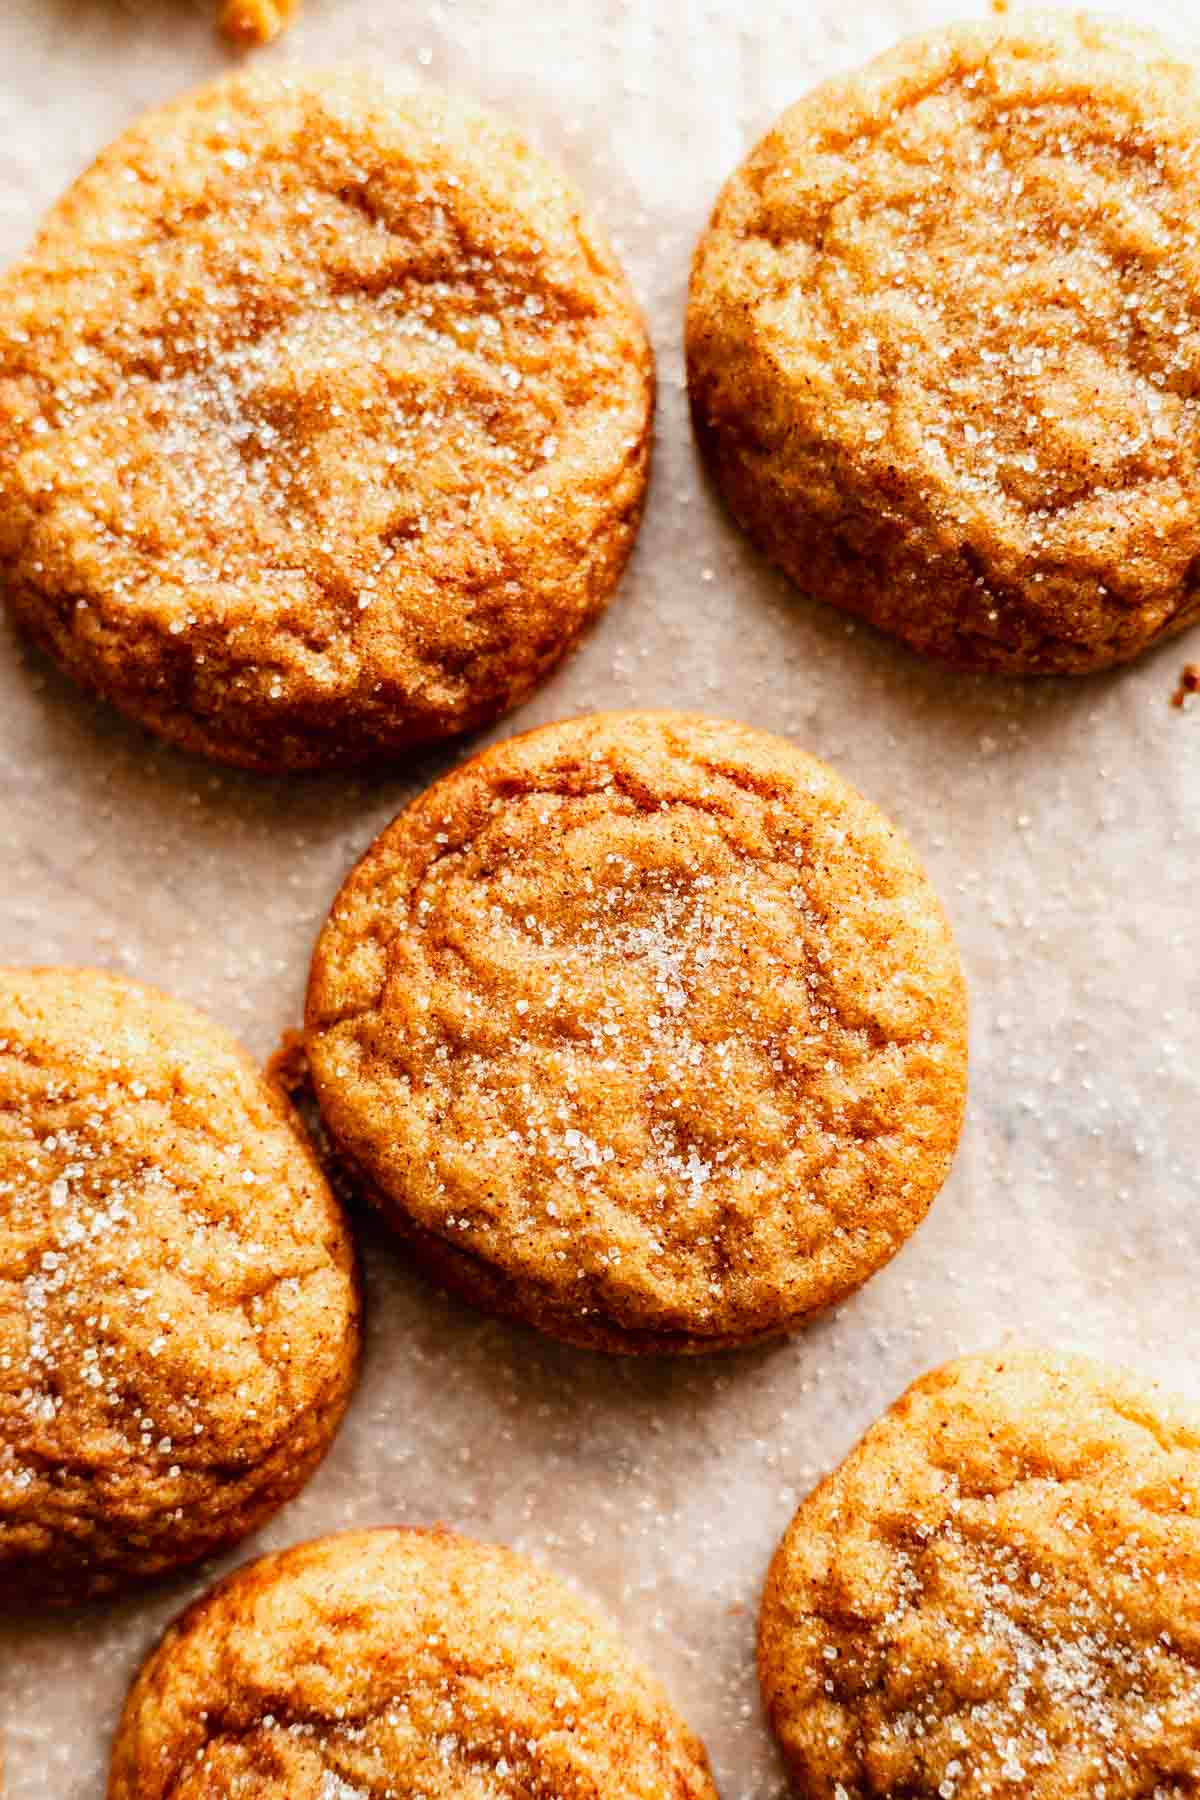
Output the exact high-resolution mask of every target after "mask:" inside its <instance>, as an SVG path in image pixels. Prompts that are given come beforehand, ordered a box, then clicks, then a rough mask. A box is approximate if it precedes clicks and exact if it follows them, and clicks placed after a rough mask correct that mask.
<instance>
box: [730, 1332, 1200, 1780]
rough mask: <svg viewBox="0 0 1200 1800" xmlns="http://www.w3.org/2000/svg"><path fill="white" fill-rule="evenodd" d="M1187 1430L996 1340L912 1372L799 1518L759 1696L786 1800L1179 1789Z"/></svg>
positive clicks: (769, 1605)
mask: <svg viewBox="0 0 1200 1800" xmlns="http://www.w3.org/2000/svg"><path fill="white" fill-rule="evenodd" d="M1198 1583H1200V1417H1198V1416H1196V1415H1195V1414H1192V1415H1187V1414H1185V1413H1184V1412H1182V1411H1179V1410H1175V1409H1174V1408H1173V1407H1172V1406H1171V1405H1169V1404H1168V1403H1167V1402H1166V1401H1165V1400H1164V1399H1163V1397H1162V1396H1161V1395H1160V1394H1159V1393H1158V1392H1157V1391H1155V1390H1154V1389H1147V1388H1144V1387H1139V1386H1138V1385H1137V1384H1136V1383H1134V1382H1133V1381H1132V1380H1130V1379H1128V1378H1127V1377H1125V1376H1124V1375H1121V1374H1118V1373H1115V1372H1114V1371H1112V1370H1110V1369H1106V1368H1103V1367H1101V1366H1099V1365H1097V1364H1094V1363H1090V1362H1086V1361H1084V1360H1082V1359H1080V1358H1074V1357H1064V1356H1056V1355H1054V1354H1052V1353H1050V1352H1048V1351H1045V1350H1041V1349H1037V1348H1032V1347H1024V1346H1018V1347H1016V1348H1012V1349H1008V1350H1006V1351H1004V1352H1002V1353H1000V1354H998V1355H993V1356H974V1357H968V1358H966V1359H964V1360H963V1361H960V1362H956V1363H951V1364H949V1366H948V1367H946V1368H944V1369H940V1370H938V1371H936V1372H935V1373H934V1374H931V1375H926V1376H925V1377H924V1378H923V1379H922V1380H920V1381H918V1382H917V1383H916V1384H915V1385H914V1386H913V1387H911V1388H910V1389H909V1390H908V1392H907V1393H906V1394H905V1395H904V1396H903V1398H902V1399H900V1400H899V1401H897V1403H896V1405H895V1406H893V1407H892V1409H891V1411H890V1412H888V1413H887V1414H885V1416H884V1417H883V1418H882V1419H881V1420H880V1421H879V1423H878V1424H877V1425H874V1426H873V1427H872V1428H871V1430H870V1431H868V1433H867V1435H866V1437H865V1438H864V1439H863V1441H862V1442H861V1444H859V1446H858V1448H857V1449H856V1450H855V1451H853V1452H852V1454H851V1455H850V1456H849V1457H848V1458H847V1460H846V1461H845V1462H844V1463H843V1464H842V1466H841V1468H840V1469H838V1470H837V1472H836V1473H835V1474H833V1475H831V1476H830V1477H829V1479H828V1480H827V1481H825V1482H824V1483H823V1484H822V1485H821V1486H820V1487H819V1488H817V1490H816V1492H815V1493H814V1494H812V1495H811V1496H810V1498H809V1499H808V1500H806V1501H805V1502H804V1504H803V1505H802V1506H801V1508H800V1510H799V1512H798V1513H797V1514H796V1517H795V1519H794V1520H793V1522H792V1525H791V1527H790V1529H789V1531H788V1533H787V1535H786V1537H785V1538H784V1540H783V1543H782V1544H781V1546H780V1548H779V1551H778V1553H777V1554H776V1557H775V1561H774V1563H773V1565H772V1568H771V1573H770V1576H769V1577H768V1580H767V1588H766V1594H765V1596H764V1599H763V1607H762V1620H761V1631H760V1639H759V1669H760V1674H761V1677H762V1685H763V1694H764V1697H765V1700H766V1704H767V1707H768V1709H769V1712H770V1715H771V1719H772V1722H773V1724H774V1727H775V1730H776V1732H777V1733H778V1735H779V1738H780V1742H781V1744H782V1746H783V1749H784V1752H785V1755H786V1757H787V1760H788V1762H789V1765H790V1767H791V1771H792V1774H793V1777H794V1780H795V1786H796V1792H797V1793H798V1794H803V1795H804V1796H806V1800H868V1797H869V1796H878V1795H884V1794H894V1795H900V1794H903V1795H904V1796H906V1800H985V1797H989V1796H1007V1795H1012V1796H1017V1795H1020V1796H1022V1797H1023V1800H1097V1796H1104V1800H1164V1797H1165V1796H1167V1795H1182V1794H1192V1793H1195V1792H1196V1791H1197V1786H1198V1784H1200V1614H1198V1613H1197V1608H1196V1602H1195V1595H1196V1590H1197V1585H1198Z"/></svg>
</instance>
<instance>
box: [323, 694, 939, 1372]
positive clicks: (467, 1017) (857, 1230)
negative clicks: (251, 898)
mask: <svg viewBox="0 0 1200 1800" xmlns="http://www.w3.org/2000/svg"><path fill="white" fill-rule="evenodd" d="M965 1010H966V1008H965V998H964V988H963V980H962V975H961V972H960V969H959V963H958V958H957V955H956V953H955V950H954V946H953V943H952V941H951V937H950V932H949V928H948V926H947V924H946V921H945V918H944V916H943V914H942V911H941V908H940V906H939V905H938V902H937V900H936V898H935V896H934V895H933V893H932V891H931V890H930V888H929V885H928V883H927V881H926V879H925V877H924V875H923V874H922V872H921V870H920V868H919V866H918V864H917V862H916V859H915V858H914V856H913V854H912V852H911V851H910V849H909V848H908V846H907V845H906V844H905V843H904V841H903V839H902V838H901V837H900V836H899V834H898V833H897V832H896V831H895V829H894V828H893V827H892V826H891V825H889V824H888V822H887V820H886V819H884V818H883V817H882V816H881V815H880V814H879V813H878V812H877V811H876V810H875V808H874V807H873V806H870V805H869V804H868V803H867V802H866V801H865V800H864V799H862V797H861V796H860V795H859V794H857V793H855V792H854V790H853V789H852V788H850V787H848V786H847V785H846V783H845V782H843V781H841V780H840V779H839V778H838V776H836V775H835V774H834V773H833V772H832V770H830V769H827V768H825V767H824V766H823V765H822V764H820V763H818V762H815V761H814V760H813V759H812V758H811V757H808V756H805V755H803V754H802V753H801V752H800V751H798V750H795V749H793V748H792V746H791V745H790V744H787V743H785V742H783V741H782V740H781V739H778V738H773V737H768V736H767V735H765V734H764V733H762V732H756V731H751V730H750V729H748V728H747V727H745V726H742V725H732V724H727V723H721V722H718V721H714V720H709V719H702V718H694V717H687V716H684V715H680V714H669V713H661V714H637V713H626V714H610V715H607V716H605V715H602V716H598V717H592V718H585V719H575V720H571V721H568V722H566V723H564V724H560V725H553V726H549V727H547V728H545V729H543V730H540V731H534V732H530V733H529V734H528V735H526V736H523V737H518V738H515V739H512V740H510V741H509V742H507V743H502V744H500V745H498V746H496V747H495V748H493V749H491V750H488V751H486V752H485V753H484V754H483V755H482V756H477V757H476V758H474V760H472V761H470V762H468V763H466V764H465V765H464V766H462V767H460V768H458V769H456V770H455V771H454V772H453V773H451V774H450V775H448V776H446V777H445V778H444V779H443V780H441V781H440V782H438V783H437V784H436V785H435V786H434V787H432V788H430V789H429V790H428V792H427V793H425V794H423V795H422V796H421V797H420V798H419V799H418V800H417V801H416V802H415V803H414V804H413V805H412V806H410V807H409V808H408V810H407V811H406V812H404V813H402V814H401V815H400V817H399V818H398V819H396V820H395V821H394V823H393V824H392V825H391V826H389V827H388V829H387V830H386V831H385V832H383V834H382V835H381V836H380V837H379V838H378V839H377V840H376V842H375V843H374V844H373V845H372V846H371V848H370V849H369V850H368V852H367V854H366V856H365V857H364V858H363V860H362V862H361V863H360V864H359V866H358V868H357V869H355V870H354V871H353V873H352V874H351V875H350V877H349V878H348V880H347V881H346V883H345V885H344V887H343V888H342V890H341V893H340V894H339V895H338V897H337V900H336V901H335V903H334V907H333V910H332V912H331V914H330V917H329V920H328V922H327V924H326V926H325V928H324V931H323V932H322V934H321V938H320V941H319V943H318V945H317V949H316V955H315V957H314V961H313V970H312V977H311V982H310V986H309V995H308V1009H307V1043H308V1052H309V1057H310V1061H311V1066H312V1074H313V1080H314V1084H315V1088H316V1093H317V1098H318V1100H319V1103H320V1106H321V1110H322V1113H323V1115H324V1118H325V1121H326V1124H327V1126H328V1128H329V1130H330V1132H331V1134H332V1137H333V1140H334V1142H335V1144H336V1145H337V1146H338V1148H339V1149H340V1150H341V1151H342V1152H343V1153H344V1154H345V1155H346V1157H347V1158H348V1159H349V1160H350V1161H351V1162H352V1163H353V1165H354V1166H355V1167H356V1168H357V1169H358V1171H359V1172H360V1174H361V1175H362V1176H363V1177H364V1178H365V1181H366V1183H367V1184H368V1186H369V1188H370V1189H371V1190H372V1192H373V1195H374V1198H375V1199H376V1201H377V1203H378V1204H379V1205H380V1206H381V1207H382V1208H383V1210H384V1211H385V1213H386V1214H387V1216H388V1217H389V1218H390V1219H391V1220H392V1222H393V1223H394V1224H395V1225H397V1226H398V1227H399V1228H400V1230H401V1231H403V1232H404V1233H405V1234H406V1235H407V1236H408V1238H409V1240H410V1242H411V1243H412V1244H413V1246H414V1248H415V1250H416V1253H417V1255H418V1258H419V1259H420V1260H422V1261H424V1262H426V1263H427V1264H429V1265H430V1266H432V1268H433V1270H434V1272H435V1273H436V1274H437V1275H438V1276H440V1277H441V1278H442V1279H444V1280H445V1281H446V1282H447V1283H448V1284H450V1285H451V1286H453V1287H455V1288H457V1289H458V1290H460V1291H462V1292H464V1293H465V1294H466V1295H467V1296H468V1297H469V1298H471V1299H473V1300H475V1301H477V1302H478V1303H479V1304H481V1305H483V1306H485V1307H487V1308H489V1309H491V1310H494V1311H497V1312H500V1313H504V1314H508V1315H511V1316H514V1317H517V1318H520V1319H524V1320H527V1321H529V1322H530V1323H532V1324H535V1325H538V1326H541V1327H542V1328H543V1329H544V1330H547V1331H549V1332H552V1333H553V1334H555V1335H556V1336H559V1337H563V1338H566V1339H567V1340H569V1341H571V1342H573V1343H579V1344H587V1345H595V1346H598V1347H601V1348H604V1349H611V1350H626V1351H637V1350H706V1349H716V1348H722V1347H725V1346H729V1345H735V1344H740V1343H744V1342H747V1341H749V1340H751V1339H753V1338H758V1337H764V1336H770V1335H774V1334H776V1333H779V1332H782V1331H786V1330H788V1329H790V1328H792V1327H794V1326H796V1325H797V1324H798V1323H799V1322H800V1321H801V1320H802V1319H804V1318H805V1317H807V1316H808V1315H809V1314H811V1313H813V1312H816V1311H817V1310H819V1309H820V1308H822V1307H824V1306H827V1305H829V1304H830V1303H831V1302H833V1301H835V1300H838V1299H841V1298H842V1297H843V1296H844V1295H846V1294H848V1293H849V1292H850V1291H851V1290H852V1289H854V1288H856V1287H857V1286H858V1285H859V1284H860V1283H861V1282H863V1281H865V1280H866V1278H867V1276H868V1275H870V1274H871V1273H872V1272H873V1271H874V1270H875V1269H877V1268H878V1267H879V1266H880V1264H881V1263H884V1262H886V1261H887V1259H888V1258H889V1257H890V1256H892V1255H893V1254H894V1253H895V1251H896V1250H898V1249H899V1247H900V1245H901V1244H902V1243H903V1242H904V1240H905V1238H906V1237H907V1236H908V1234H909V1233H910V1232H911V1231H912V1230H913V1229H914V1227H915V1226H916V1225H917V1224H918V1222H919V1221H920V1219H921V1218H922V1217H923V1215H924V1213H925V1211H926V1209H927V1207H928V1206H929V1204H930V1202H931V1201H932V1199H933V1197H934V1195H935V1194H936V1192H937V1190H938V1188H939V1187H940V1186H941V1183H942V1181H943V1179H944V1177H945V1175H946V1171H947V1169H948V1167H949V1163H950V1158H951V1155H952V1152H953V1149H954V1145H955V1142H956V1139H957V1136H958V1132H959V1127H960V1123H961V1119H962V1110H963V1097H964V1089H965V1081H966V1024H965Z"/></svg>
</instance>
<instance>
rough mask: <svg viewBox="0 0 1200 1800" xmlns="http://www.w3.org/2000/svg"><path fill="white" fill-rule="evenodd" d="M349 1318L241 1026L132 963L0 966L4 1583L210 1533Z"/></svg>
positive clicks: (107, 1578)
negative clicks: (124, 972) (202, 1008)
mask: <svg viewBox="0 0 1200 1800" xmlns="http://www.w3.org/2000/svg"><path fill="white" fill-rule="evenodd" d="M357 1338H358V1304H357V1298H356V1291H355V1278H354V1268H353V1252H352V1248H351V1244H350V1240H349V1236H348V1234H347V1231H346V1227H345V1224H344V1222H343V1220H342V1217H341V1213H340V1210H339V1208H338V1206H337V1204H336V1202H335V1201H334V1199H333V1196H332V1194H331V1193H330V1191H329V1188H328V1186H327V1184H326V1182H325V1180H324V1177H323V1176H322V1174H321V1171H320V1169H319V1167H318V1165H317V1163H316V1161H315V1159H314V1157H313V1155H312V1152H311V1151H310V1150H309V1148H308V1146H307V1144H306V1143H305V1141H304V1139H303V1138H302V1137H301V1135H300V1133H299V1130H298V1129H297V1127H296V1126H295V1124H294V1123H293V1121H292V1119H291V1117H290V1115H289V1113H288V1111H287V1109H286V1107H285V1106H284V1104H283V1102H282V1101H281V1100H280V1099H279V1097H278V1096H277V1095H276V1094H275V1093H274V1091H273V1090H272V1089H270V1088H269V1087H268V1086H267V1084H266V1082H265V1081H264V1080H263V1079H262V1078H261V1077H260V1076H259V1075H258V1074H257V1073H256V1072H255V1070H254V1069H253V1068H252V1066H251V1065H250V1063H249V1062H248V1060H247V1059H246V1058H245V1057H244V1055H243V1054H242V1052H241V1051H240V1050H239V1049H238V1047H237V1045H236V1044H234V1042H233V1040H232V1039H231V1038H229V1037H228V1036H227V1035H226V1033H225V1032H223V1031H221V1030H219V1029H218V1028H217V1027H216V1026H215V1025H213V1024H212V1023H211V1022H210V1021H209V1020H207V1019H205V1018H204V1017H203V1016H202V1015H201V1014H199V1013H197V1012H196V1011H194V1010H193V1009H192V1008H191V1007H189V1006H184V1005H182V1004H180V1003H179V1002H178V1001H174V1000H169V999H168V998H167V997H166V996H165V995H162V994H158V993H155V992H153V991H151V990H150V989H147V988H142V987H137V986H134V985H133V984H132V983H130V982H126V981H120V980H116V979H112V978H110V977H107V976H104V975H99V974H92V973H88V972H85V971H79V970H64V969H37V970H4V971H0V1588H3V1589H4V1590H5V1591H6V1592H13V1591H17V1592H19V1591H21V1589H22V1588H23V1587H26V1586H27V1587H28V1588H29V1589H30V1590H31V1591H33V1592H36V1593H42V1592H45V1593H47V1594H49V1595H51V1596H53V1597H59V1596H60V1595H61V1597H67V1598H73V1597H77V1596H78V1595H80V1594H82V1593H85V1592H89V1591H90V1592H98V1591H102V1590H103V1589H104V1588H106V1587H109V1586H115V1585H117V1584H118V1583H119V1582H120V1581H121V1580H122V1579H124V1578H125V1577H126V1576H130V1575H141V1574H153V1573H155V1572H157V1571H158V1570H159V1569H161V1568H169V1567H171V1566H173V1565H175V1564H177V1563H180V1562H185V1561H188V1560H190V1559H191V1558H193V1557H195V1556H198V1555H200V1554H202V1553H203V1551H204V1549H205V1548H206V1547H207V1545H208V1544H209V1543H210V1542H220V1541H221V1539H222V1537H223V1535H224V1530H225V1525H226V1523H227V1522H228V1520H229V1519H230V1518H233V1517H236V1515H237V1511H238V1507H239V1505H241V1504H242V1503H243V1502H244V1501H245V1500H246V1499H247V1497H248V1496H252V1495H253V1493H254V1490H255V1488H256V1484H257V1482H258V1479H259V1476H260V1473H261V1471H262V1469H263V1467H264V1466H271V1465H272V1464H273V1463H274V1462H275V1461H276V1460H278V1459H279V1458H281V1457H282V1458H283V1460H284V1461H285V1462H286V1460H287V1457H288V1455H289V1445H290V1443H291V1441H292V1438H293V1435H294V1434H295V1433H296V1432H297V1431H298V1430H299V1429H302V1428H304V1429H306V1428H307V1427H306V1424H305V1421H306V1419H307V1416H308V1415H309V1414H310V1413H313V1412H319V1411H320V1410H321V1409H322V1408H323V1407H327V1406H328V1405H329V1404H330V1403H331V1402H332V1401H333V1400H334V1399H335V1397H336V1399H337V1401H338V1402H339V1403H340V1402H341V1401H342V1400H343V1399H344V1393H345V1390H346V1388H347V1387H348V1383H349V1378H350V1373H351V1372H352V1369H353V1364H354V1360H355V1353H356V1349H357Z"/></svg>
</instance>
